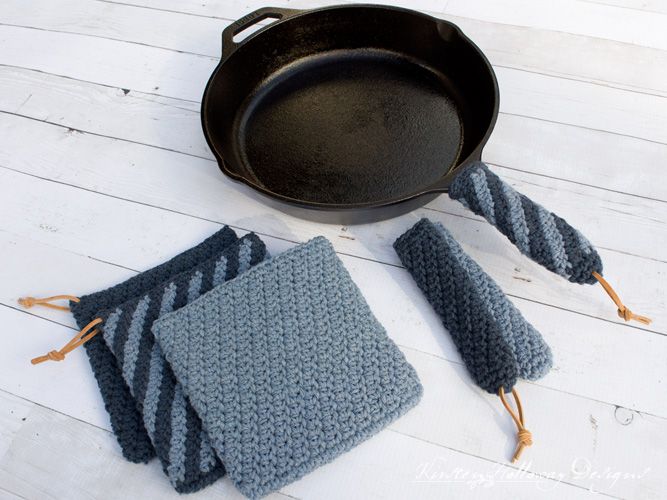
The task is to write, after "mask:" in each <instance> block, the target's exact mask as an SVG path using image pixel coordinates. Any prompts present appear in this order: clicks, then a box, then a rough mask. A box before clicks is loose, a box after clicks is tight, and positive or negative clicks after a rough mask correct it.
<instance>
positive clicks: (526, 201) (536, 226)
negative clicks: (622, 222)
mask: <svg viewBox="0 0 667 500" xmlns="http://www.w3.org/2000/svg"><path fill="white" fill-rule="evenodd" d="M449 197H450V198H452V199H453V200H458V201H460V202H461V203H462V204H463V205H464V206H466V207H467V208H469V209H470V210H472V211H473V212H475V213H476V214H477V215H481V216H482V217H484V218H485V219H486V220H487V221H488V222H489V223H491V224H492V225H493V226H495V227H496V229H498V230H499V231H500V232H501V233H503V234H504V235H505V236H507V238H508V239H509V240H510V241H511V242H512V243H513V244H514V245H515V246H516V247H517V248H518V249H519V251H520V252H521V253H522V254H524V255H526V256H528V257H530V258H531V259H533V260H534V261H535V262H537V263H538V264H541V265H542V266H544V267H546V268H547V269H549V270H550V271H552V272H554V273H556V274H559V275H560V276H562V277H564V278H565V279H567V280H569V281H571V282H573V283H596V281H597V280H596V278H595V276H594V275H593V272H596V273H598V274H602V261H601V259H600V256H599V254H598V252H597V251H596V250H595V248H594V247H593V245H592V244H591V243H590V242H589V241H588V240H587V239H586V238H585V237H584V236H583V235H582V234H581V233H580V232H579V231H577V230H576V229H575V228H573V227H572V226H571V225H570V224H568V223H567V222H566V221H565V220H563V219H561V218H560V217H558V216H557V215H556V214H554V213H552V212H549V211H548V210H547V209H546V208H544V207H543V206H542V205H539V204H537V203H535V202H534V201H532V200H531V199H530V198H528V197H527V196H524V195H523V194H521V193H518V192H517V191H515V190H514V188H513V187H512V186H510V185H509V184H507V183H506V182H503V181H502V180H501V179H500V177H498V176H497V175H496V174H494V173H493V172H491V171H490V170H489V168H488V167H487V166H486V165H485V164H484V163H482V162H481V161H478V162H475V163H473V164H472V165H471V166H470V167H468V168H467V169H465V170H464V171H462V172H461V173H460V174H458V175H457V176H456V178H455V179H454V181H453V182H452V184H451V185H450V186H449Z"/></svg>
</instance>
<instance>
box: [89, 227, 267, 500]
mask: <svg viewBox="0 0 667 500" xmlns="http://www.w3.org/2000/svg"><path fill="white" fill-rule="evenodd" d="M265 254H266V249H265V246H264V244H263V243H262V241H261V240H260V239H259V238H258V237H257V236H256V235H254V234H250V235H247V236H244V237H243V238H241V239H240V240H239V241H237V242H236V243H233V244H231V245H229V246H227V247H226V248H225V249H224V250H223V251H222V252H221V253H219V254H218V255H216V256H214V257H212V258H210V259H208V260H207V261H205V262H204V263H202V264H200V265H198V266H196V267H195V268H193V269H190V270H188V271H185V272H183V273H181V274H179V275H178V276H176V277H174V278H172V279H169V280H168V281H166V282H164V283H162V284H160V285H158V286H157V287H155V288H153V289H152V290H151V291H150V292H148V293H145V294H143V295H140V296H139V297H137V298H134V299H132V300H130V301H127V302H125V303H124V304H122V305H120V306H118V307H115V308H114V309H112V310H110V311H107V312H103V313H101V314H99V315H98V316H99V317H100V318H102V320H103V323H102V324H101V325H100V327H99V328H100V329H101V330H102V335H103V338H104V341H105V342H106V343H107V346H108V347H109V348H110V349H111V351H112V352H113V354H114V355H115V356H116V361H117V363H118V367H119V368H120V370H121V372H122V373H123V377H124V379H125V382H126V383H127V385H128V387H129V388H130V391H131V393H132V395H133V396H134V398H135V400H136V403H137V407H138V409H139V411H140V413H141V414H142V416H143V422H144V426H145V428H146V430H147V431H148V435H149V437H150V438H151V441H152V443H153V446H154V447H155V450H156V452H157V456H158V458H159V459H160V462H161V463H162V468H163V469H164V471H165V473H166V474H167V476H168V477H169V480H170V481H171V484H172V485H173V486H174V488H175V489H176V490H177V491H178V492H180V493H190V492H194V491H198V490H200V489H202V488H204V487H205V486H208V485H209V484H211V483H212V482H214V481H215V480H216V479H218V478H219V477H221V476H222V475H223V474H224V468H223V467H222V464H220V462H219V460H217V458H216V456H215V453H214V451H213V449H212V448H211V444H210V441H209V439H208V436H207V435H206V433H205V432H204V431H203V430H202V426H201V421H200V420H199V417H198V416H197V414H196V413H195V411H194V410H193V409H192V407H191V406H190V404H188V402H187V400H186V398H185V395H184V394H183V389H182V387H181V386H180V385H179V384H177V382H176V379H175V377H174V374H173V372H172V371H171V368H170V367H169V365H168V364H167V363H166V361H165V359H164V356H163V354H162V351H161V350H160V348H159V346H158V345H157V344H156V343H155V341H154V339H153V335H152V333H151V330H150V329H151V326H152V325H153V322H154V321H155V320H156V319H157V318H159V317H160V316H162V315H164V314H166V313H168V312H171V311H175V310H178V309H180V308H181V307H183V306H184V305H186V304H187V303H189V302H192V301H193V300H195V299H196V298H198V297H199V296H200V295H201V294H203V293H205V292H207V291H209V290H211V289H212V288H213V287H215V286H217V285H219V284H221V283H223V282H224V281H225V280H230V279H232V278H234V277H236V276H237V275H238V274H239V273H242V272H244V271H245V270H247V269H248V268H249V267H250V266H253V265H255V264H257V263H259V262H261V261H262V260H263V259H264V256H265Z"/></svg>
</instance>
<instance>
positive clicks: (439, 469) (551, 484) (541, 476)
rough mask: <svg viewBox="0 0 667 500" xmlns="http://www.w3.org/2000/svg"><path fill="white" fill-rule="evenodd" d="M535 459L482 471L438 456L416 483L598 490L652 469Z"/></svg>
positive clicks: (418, 473)
mask: <svg viewBox="0 0 667 500" xmlns="http://www.w3.org/2000/svg"><path fill="white" fill-rule="evenodd" d="M531 469H532V462H531V461H528V462H524V463H522V464H521V465H520V466H519V467H518V468H514V467H508V466H506V465H504V464H495V465H494V466H493V467H492V468H491V469H490V470H489V471H478V470H473V469H469V468H465V467H451V465H450V461H449V460H447V459H445V458H444V457H436V458H435V459H433V460H430V461H428V462H423V463H420V464H419V466H418V467H417V469H416V472H415V479H414V481H413V482H415V483H431V484H434V485H436V484H452V483H458V484H461V485H463V486H465V487H467V488H468V489H470V490H474V489H477V488H493V487H494V486H497V485H501V484H509V483H514V484H515V483H525V484H534V485H535V487H536V488H537V489H538V490H540V491H549V490H551V489H553V488H555V487H556V486H557V485H558V483H561V482H565V483H571V484H578V485H581V486H583V487H585V488H586V489H588V490H590V491H593V492H594V491H598V490H600V489H601V488H602V487H603V486H604V487H605V488H609V489H613V488H614V487H615V486H617V485H618V484H619V483H620V482H623V481H640V480H641V479H643V478H645V477H646V476H648V475H649V474H650V473H651V468H650V467H646V468H644V469H642V470H636V471H622V470H614V469H612V468H611V467H602V468H596V467H595V466H594V465H593V464H592V462H591V460H589V459H588V458H585V457H578V458H575V459H574V460H573V461H572V463H571V464H570V467H569V470H566V471H532V470H531Z"/></svg>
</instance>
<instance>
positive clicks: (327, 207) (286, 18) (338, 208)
mask: <svg viewBox="0 0 667 500" xmlns="http://www.w3.org/2000/svg"><path fill="white" fill-rule="evenodd" d="M359 8H365V9H380V10H386V11H394V12H400V13H404V14H410V15H413V16H416V17H421V18H422V19H426V20H428V21H431V22H433V23H435V24H436V25H437V26H438V27H440V26H447V27H449V28H452V29H453V30H454V31H455V32H456V33H457V35H458V36H459V37H460V38H461V39H462V40H463V41H464V42H465V43H466V44H468V45H469V46H470V47H471V48H472V49H473V50H474V51H475V53H476V54H477V55H478V56H479V58H480V61H481V62H482V63H483V65H484V67H485V69H486V70H487V73H488V75H489V77H490V78H491V82H492V84H493V110H492V114H491V118H490V120H489V124H488V126H487V128H486V131H485V133H484V135H483V136H482V138H481V139H480V140H479V141H478V143H477V144H476V145H475V147H474V148H473V149H472V151H471V152H470V154H468V156H466V157H465V158H463V159H459V160H458V161H457V163H456V165H454V166H453V167H451V168H450V169H449V170H448V171H446V172H444V173H443V175H442V177H440V179H438V180H437V181H435V182H434V183H432V184H430V185H426V186H423V187H421V188H420V189H418V190H417V191H413V192H410V193H405V194H402V195H400V196H398V197H394V198H390V199H385V200H380V201H365V202H357V203H322V202H317V201H307V200H303V199H299V198H292V197H290V196H286V195H284V194H280V193H276V192H274V191H271V190H269V189H266V188H265V187H263V186H261V185H259V184H257V183H255V182H253V181H252V180H251V179H248V178H247V177H245V176H243V175H241V174H239V173H237V172H235V171H234V170H232V169H231V168H230V167H229V166H228V165H227V162H226V161H225V159H224V156H223V155H222V154H221V153H219V152H218V151H217V149H216V147H215V144H214V140H213V138H212V136H213V134H212V133H211V132H210V130H209V127H208V121H207V109H208V100H209V97H210V89H211V87H212V86H213V82H214V81H215V80H216V79H217V77H218V74H219V72H220V69H221V68H222V67H223V65H224V64H225V63H226V62H227V60H228V59H229V58H230V57H231V56H233V55H234V53H235V52H236V50H237V49H238V48H240V47H241V46H242V45H244V44H245V43H246V42H249V41H251V40H253V39H255V38H257V37H260V36H263V35H265V34H266V33H267V32H269V31H270V30H271V28H273V27H275V26H277V25H279V24H284V23H289V22H290V21H292V20H294V19H296V18H299V17H303V16H307V15H311V14H315V13H319V12H323V11H328V10H348V9H349V10H354V9H359ZM271 11H274V12H276V13H280V12H285V13H286V14H285V15H283V17H281V18H280V19H277V20H275V21H274V22H272V23H270V24H268V25H267V26H264V27H262V28H260V29H259V30H257V31H255V32H253V33H252V34H250V35H248V36H247V37H246V38H244V39H243V40H242V41H241V42H239V44H238V45H237V46H236V47H234V48H233V49H232V50H231V51H230V52H229V53H228V54H224V49H223V55H222V56H221V58H220V61H219V62H218V64H217V65H216V67H215V69H214V70H213V72H212V73H211V76H210V77H209V79H208V81H207V83H206V87H205V88H204V93H203V97H202V101H201V107H200V119H201V125H202V130H203V132H204V137H205V139H206V143H207V144H208V147H209V149H210V150H211V152H212V153H213V156H214V157H215V159H216V162H217V164H218V168H219V169H220V170H221V171H222V173H223V174H225V175H226V176H227V177H230V178H231V179H233V180H234V181H237V182H240V183H242V184H245V185H246V186H248V187H250V188H251V189H253V190H254V191H256V192H259V193H261V194H262V195H264V196H267V197H269V198H272V199H274V200H278V201H280V202H282V203H286V204H289V205H292V206H296V207H299V208H305V209H310V210H317V211H325V212H326V211H329V212H347V211H349V212H352V211H354V210H360V209H380V210H381V209H382V208H388V207H393V206H396V205H399V204H401V203H405V202H409V201H411V200H414V199H415V198H419V197H422V196H423V197H424V198H427V197H429V196H428V195H432V196H433V195H437V194H438V193H445V192H447V191H448V189H449V185H450V184H451V183H452V181H453V180H454V178H455V177H456V176H457V175H458V174H459V173H461V172H462V171H463V170H464V169H465V168H467V167H468V166H470V164H471V163H473V162H474V161H475V160H479V159H480V157H481V152H482V149H483V148H484V146H485V145H486V143H487V142H488V140H489V137H490V136H491V133H492V132H493V129H494V127H495V125H496V121H497V119H498V111H499V108H500V91H499V87H498V79H497V78H496V74H495V71H494V70H493V66H492V65H491V62H490V61H489V60H488V58H487V57H486V55H485V54H484V52H482V50H481V49H480V48H479V46H477V44H476V43H475V42H473V41H472V40H471V39H470V38H469V37H468V36H467V35H466V34H465V33H464V32H463V30H461V28H459V26H458V25H456V24H454V23H453V22H451V21H448V20H446V19H440V18H438V17H435V16H431V15H429V14H425V13H423V12H420V11H417V10H414V9H408V8H405V7H395V6H391V5H381V4H364V3H354V4H342V5H340V4H339V5H329V6H325V7H318V8H315V9H291V8H281V7H275V8H272V7H262V8H260V9H256V10H254V11H252V12H250V13H249V14H246V16H243V17H241V18H239V20H242V19H246V18H250V19H252V18H253V17H254V16H255V15H257V14H259V13H269V12H271ZM235 22H238V20H237V21H234V22H232V23H231V24H230V25H229V26H228V28H231V27H232V26H233V25H234V24H235ZM228 28H226V29H228ZM223 33H224V30H223Z"/></svg>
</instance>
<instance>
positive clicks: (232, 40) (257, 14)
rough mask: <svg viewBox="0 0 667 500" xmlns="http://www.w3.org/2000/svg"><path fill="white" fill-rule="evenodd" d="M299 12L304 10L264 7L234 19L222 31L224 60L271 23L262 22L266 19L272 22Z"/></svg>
mask: <svg viewBox="0 0 667 500" xmlns="http://www.w3.org/2000/svg"><path fill="white" fill-rule="evenodd" d="M299 12H302V11H300V10H297V9H282V8H279V7H263V8H261V9H258V10H256V11H254V12H251V13H250V14H247V15H245V16H243V17H242V18H241V19H239V20H238V21H234V22H233V23H232V24H230V25H229V26H227V27H226V28H225V29H224V30H223V31H222V59H223V60H224V59H226V58H227V57H229V56H230V55H231V54H232V53H233V52H234V51H235V50H236V49H237V48H239V47H240V46H241V45H242V44H243V41H244V40H246V39H247V38H248V37H249V36H250V35H252V34H253V33H255V32H256V31H259V30H261V29H262V28H265V27H266V26H267V25H268V24H271V23H262V21H264V20H265V19H271V20H272V21H271V22H276V21H279V20H281V19H285V18H287V17H291V16H293V15H295V14H298V13H299ZM260 23H261V24H260ZM251 28H252V29H251Z"/></svg>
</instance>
